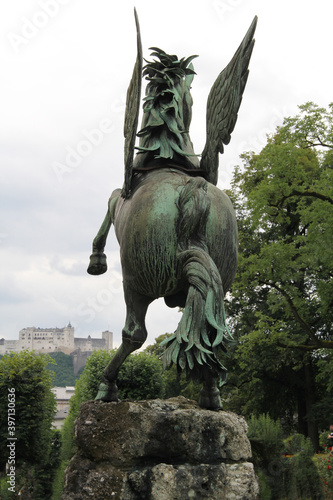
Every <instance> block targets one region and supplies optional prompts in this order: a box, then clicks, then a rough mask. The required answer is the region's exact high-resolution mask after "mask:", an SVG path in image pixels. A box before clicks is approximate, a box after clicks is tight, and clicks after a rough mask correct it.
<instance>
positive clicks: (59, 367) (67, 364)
mask: <svg viewBox="0 0 333 500" xmlns="http://www.w3.org/2000/svg"><path fill="white" fill-rule="evenodd" d="M49 356H50V358H52V360H53V361H55V363H56V364H54V363H49V364H48V365H47V369H48V370H51V371H53V372H54V373H55V376H54V380H53V385H54V386H56V387H66V386H74V385H75V381H76V380H77V379H78V377H79V376H78V375H74V371H73V358H72V356H70V355H69V354H65V353H63V352H52V353H51V354H49Z"/></svg>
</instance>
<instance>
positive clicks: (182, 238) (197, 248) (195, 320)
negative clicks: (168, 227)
mask: <svg viewBox="0 0 333 500" xmlns="http://www.w3.org/2000/svg"><path fill="white" fill-rule="evenodd" d="M207 187H208V185H207V181H205V180H204V179H202V178H200V177H195V178H191V179H189V180H188V181H187V183H186V184H185V185H184V186H183V187H182V188H181V190H180V192H179V199H178V209H179V217H178V221H177V236H178V262H179V265H180V269H181V270H182V271H181V272H182V276H183V280H184V281H185V282H186V283H187V297H186V302H185V308H184V311H183V314H182V318H181V320H180V322H179V324H178V327H177V329H176V331H175V333H174V334H173V335H172V336H171V337H169V338H168V339H167V341H165V343H166V345H167V347H166V350H165V352H164V354H163V361H164V365H165V366H169V365H170V364H172V363H175V364H176V365H177V366H178V367H179V368H180V369H181V370H186V373H187V376H188V377H189V376H190V377H191V378H192V379H194V380H195V381H197V382H203V381H205V380H207V378H211V377H214V378H217V379H219V381H220V384H223V383H224V382H225V379H226V368H225V367H224V366H223V365H222V364H221V363H220V361H219V359H218V350H219V349H220V348H222V349H223V350H224V351H226V350H227V348H228V346H229V345H230V343H232V342H233V338H232V336H231V334H230V332H229V330H228V327H227V324H226V316H225V309H224V292H223V285H222V280H221V276H220V273H219V270H218V268H217V267H216V264H215V263H214V261H213V259H212V258H211V257H210V255H209V253H208V248H207V244H206V226H207V220H208V216H209V211H210V205H211V201H210V198H209V196H208V193H207Z"/></svg>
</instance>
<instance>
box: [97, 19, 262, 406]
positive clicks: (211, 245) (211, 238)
mask: <svg viewBox="0 0 333 500" xmlns="http://www.w3.org/2000/svg"><path fill="white" fill-rule="evenodd" d="M135 20H136V26H137V48H138V50H137V59H136V63H135V66H134V71H133V75H132V79H131V82H130V85H129V88H128V91H127V101H126V112H125V124H124V136H125V181H124V186H123V188H122V190H121V189H116V190H115V191H114V192H113V193H112V195H111V197H110V199H109V203H108V211H107V214H106V217H105V219H104V222H103V224H102V226H101V228H100V230H99V232H98V234H97V236H96V237H95V239H94V242H93V253H92V255H91V257H90V265H89V267H88V273H90V274H93V275H96V274H102V273H104V272H105V271H106V269H107V266H106V256H105V254H104V253H103V251H104V247H105V243H106V238H107V235H108V232H109V229H110V227H111V224H114V228H115V233H116V237H117V239H118V242H119V245H120V257H121V266H122V273H123V288H124V297H125V302H126V308H127V312H126V322H125V326H124V328H123V331H122V344H121V346H120V347H119V348H118V350H117V352H116V354H115V355H114V357H113V358H112V360H111V361H110V363H109V365H108V366H107V367H106V368H105V371H104V375H103V381H102V383H101V385H100V388H99V392H98V394H97V396H96V399H99V400H102V401H118V397H117V385H116V379H117V374H118V371H119V369H120V366H121V365H122V363H123V362H124V360H125V359H126V357H127V356H128V355H129V354H130V353H131V352H133V351H135V350H136V349H139V348H140V347H141V346H142V344H143V343H144V342H145V340H146V338H147V330H146V327H145V316H146V312H147V308H148V306H149V304H150V303H151V302H153V301H154V300H155V299H157V298H159V297H164V300H165V303H166V304H167V305H168V306H169V307H177V306H179V307H182V308H184V310H183V314H182V317H181V320H180V322H179V325H178V327H177V329H176V331H175V333H174V334H173V335H172V336H171V337H169V338H168V339H167V340H166V341H165V352H164V354H163V362H164V365H165V366H169V365H170V364H172V363H175V364H176V365H177V367H178V369H179V370H185V371H186V374H187V376H188V377H191V378H192V379H193V380H194V381H196V382H199V383H202V384H203V385H202V389H201V393H200V400H199V404H200V406H201V407H203V408H210V409H218V408H221V399H220V392H219V389H218V385H221V384H223V383H224V382H225V379H226V369H225V368H224V366H223V365H222V364H221V362H220V360H219V357H218V354H219V351H220V350H221V349H222V350H224V351H226V350H227V349H228V345H230V343H231V342H232V341H233V339H232V336H231V334H230V332H229V330H228V328H227V325H226V318H225V311H224V296H225V293H226V291H227V290H228V289H229V287H230V286H231V284H232V281H233V278H234V276H235V272H236V267H237V244H238V239H237V224H236V218H235V214H234V210H233V207H232V205H231V202H230V200H229V198H228V196H227V195H226V194H225V193H224V192H222V191H221V190H220V189H218V188H217V187H216V183H217V178H218V162H219V153H223V145H224V144H228V143H229V141H230V134H231V132H232V131H233V129H234V126H235V123H236V120H237V113H238V109H239V106H240V103H241V100H242V95H243V91H244V88H245V85H246V81H247V77H248V65H249V61H250V57H251V53H252V49H253V45H254V39H253V36H254V31H255V27H256V22H257V18H256V17H255V18H254V20H253V22H252V24H251V26H250V28H249V30H248V32H247V34H246V35H245V37H244V39H243V41H242V43H241V45H240V46H239V48H238V50H237V51H236V53H235V55H234V57H233V58H232V60H231V61H230V63H229V64H228V65H227V66H226V68H225V69H224V70H223V71H222V72H221V73H220V74H219V76H218V77H217V79H216V81H215V83H214V85H213V87H212V89H211V91H210V93H209V97H208V102H207V130H206V145H205V148H204V150H203V152H202V155H201V160H200V161H199V159H198V155H195V153H194V150H193V146H192V142H191V140H190V136H189V126H190V121H191V107H192V98H191V94H190V86H191V83H192V80H193V77H194V70H193V65H192V59H193V58H194V57H196V56H192V57H189V58H187V59H184V58H183V59H178V57H177V56H175V55H168V54H166V53H165V52H164V51H162V50H160V49H157V48H152V49H151V50H153V53H152V56H154V57H155V58H157V59H154V61H153V62H151V63H148V64H147V65H146V66H145V67H144V68H142V59H143V58H142V47H141V38H140V29H139V23H138V18H137V15H136V12H135ZM142 76H145V77H146V79H147V80H148V82H149V83H148V85H147V88H146V97H145V98H144V105H143V119H142V128H141V130H140V131H139V132H138V133H137V125H138V115H139V107H140V99H141V81H142ZM136 136H138V137H139V138H140V141H139V146H138V147H137V148H136V149H137V150H138V152H137V154H136V155H135V156H134V149H135V140H136Z"/></svg>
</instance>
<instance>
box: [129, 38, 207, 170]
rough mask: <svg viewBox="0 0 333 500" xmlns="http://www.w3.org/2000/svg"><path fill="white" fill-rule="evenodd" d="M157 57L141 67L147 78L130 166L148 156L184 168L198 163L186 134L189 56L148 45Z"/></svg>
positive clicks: (189, 100) (189, 107)
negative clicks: (141, 114)
mask: <svg viewBox="0 0 333 500" xmlns="http://www.w3.org/2000/svg"><path fill="white" fill-rule="evenodd" d="M150 50H153V51H154V52H152V54H151V56H154V57H157V58H158V60H156V59H154V61H153V62H148V61H147V64H146V66H144V68H143V76H145V77H146V80H148V82H149V83H148V84H147V87H146V97H145V98H144V104H143V119H142V128H141V130H140V131H139V132H138V134H137V135H138V137H139V138H140V142H139V146H137V147H136V149H137V150H138V154H137V156H136V158H135V160H134V168H136V169H140V168H144V167H145V166H146V165H147V164H149V163H150V162H151V161H152V160H156V159H158V160H162V163H163V161H169V160H173V162H175V163H180V164H181V165H183V166H184V167H185V168H187V169H196V168H198V169H199V167H200V165H199V160H198V158H197V155H195V153H194V150H193V145H192V142H191V140H190V136H189V127H190V122H191V118H192V103H193V101H192V96H191V93H190V88H191V83H192V80H193V77H194V75H195V72H194V69H193V65H192V62H191V61H192V60H193V59H194V58H195V57H197V56H190V57H188V58H186V59H185V58H182V59H179V58H178V57H177V56H176V55H168V54H166V53H165V52H164V51H163V50H161V49H158V48H156V47H152V48H151V49H150Z"/></svg>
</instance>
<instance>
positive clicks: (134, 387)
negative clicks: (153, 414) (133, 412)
mask: <svg viewBox="0 0 333 500" xmlns="http://www.w3.org/2000/svg"><path fill="white" fill-rule="evenodd" d="M117 385H118V389H119V397H120V399H131V400H139V399H154V398H163V397H164V395H165V380H164V376H163V369H162V364H161V362H160V360H159V359H158V358H157V357H156V356H153V355H150V354H147V353H145V352H140V353H138V354H132V355H131V356H129V357H128V358H127V359H126V361H125V363H124V364H123V366H122V367H121V369H120V372H119V377H118V379H117Z"/></svg>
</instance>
